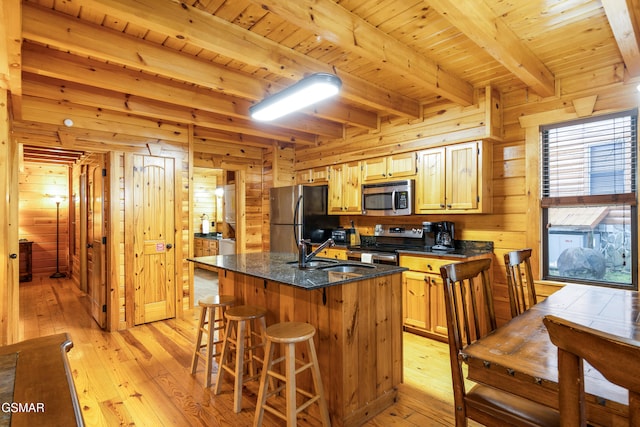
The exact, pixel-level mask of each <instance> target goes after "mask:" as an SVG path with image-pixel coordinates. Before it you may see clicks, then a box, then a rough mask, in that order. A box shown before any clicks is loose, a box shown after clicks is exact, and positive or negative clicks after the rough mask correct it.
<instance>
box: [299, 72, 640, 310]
mask: <svg viewBox="0 0 640 427" xmlns="http://www.w3.org/2000/svg"><path fill="white" fill-rule="evenodd" d="M623 69H624V67H623V66H622V65H620V66H619V67H605V68H603V69H601V70H597V71H595V72H594V73H591V74H584V75H581V76H578V77H571V78H560V79H558V87H557V93H558V96H557V97H552V98H548V99H542V98H539V97H536V96H535V95H532V94H531V93H529V92H527V91H524V90H514V91H513V92H509V93H504V94H502V97H501V103H500V105H501V106H502V108H501V111H500V112H501V113H502V120H501V122H502V123H503V126H502V135H496V131H495V129H496V126H495V125H492V126H491V127H490V128H491V129H493V130H492V131H487V128H486V126H485V124H486V123H485V116H484V115H483V112H484V107H485V106H486V105H488V104H487V103H485V98H483V97H482V96H479V97H478V104H476V105H473V106H471V107H467V108H461V107H457V106H447V105H441V107H442V108H441V109H438V108H435V107H428V108H425V109H424V114H423V116H424V118H423V120H422V121H419V122H414V123H406V122H404V121H401V120H394V121H388V122H383V123H382V124H381V127H380V129H379V131H378V132H364V131H351V132H350V133H349V135H348V141H349V143H348V144H345V143H344V141H342V140H335V141H322V142H321V143H320V144H319V145H318V146H317V147H301V148H298V149H296V166H295V169H296V170H301V169H307V168H311V167H316V166H324V165H329V164H332V163H342V162H347V161H351V160H358V159H363V158H369V157H376V156H380V155H385V154H392V153H396V152H402V151H413V150H419V149H422V148H427V147H432V146H435V145H442V144H448V143H454V142H461V141H468V140H475V139H480V138H487V139H491V140H492V141H493V142H492V146H493V198H494V199H493V206H494V209H493V213H491V214H483V215H464V214H458V215H452V214H440V215H414V216H411V217H395V218H383V219H380V218H371V217H361V216H343V217H341V222H342V224H343V225H348V224H349V221H350V220H353V221H355V224H356V226H357V227H358V228H359V229H360V231H361V233H362V234H369V235H371V234H373V226H374V225H375V224H376V223H398V224H418V225H419V224H421V222H422V221H441V220H448V221H454V222H455V224H456V238H458V239H464V240H483V241H493V242H494V258H493V261H494V268H493V274H494V277H493V281H494V285H495V286H494V289H495V291H494V297H495V299H496V310H497V313H498V316H499V317H500V318H501V320H502V321H504V320H506V319H507V318H508V317H509V314H508V307H507V304H508V299H507V298H508V297H507V293H506V287H505V286H506V285H505V283H506V275H505V269H504V262H503V255H504V253H506V252H508V251H511V250H515V249H520V248H523V247H532V248H533V249H534V255H533V258H534V270H535V272H534V274H535V276H536V277H537V278H539V277H540V260H539V253H540V208H539V206H540V205H539V199H540V198H539V191H538V188H539V187H538V184H537V182H538V180H539V172H538V171H539V168H538V159H539V151H538V146H537V144H538V140H537V138H538V135H539V132H538V128H537V125H536V126H534V129H533V130H529V131H527V126H526V123H529V122H535V123H537V124H539V125H542V124H548V123H553V122H554V121H555V122H558V121H564V120H571V119H575V118H577V114H576V111H575V108H574V106H573V101H577V100H579V99H582V98H585V97H589V96H597V102H596V103H595V106H594V112H593V114H603V113H607V112H613V111H622V110H626V109H630V108H638V100H639V97H638V93H637V91H636V89H635V85H625V84H624V81H625V78H624V74H623V71H622V70H623ZM494 113H495V112H494ZM523 117H524V118H527V117H530V119H529V120H528V121H525V122H524V124H523V123H522V120H523ZM541 288H542V289H544V291H543V293H548V292H552V291H553V289H555V288H554V286H553V285H551V286H544V284H543V286H542V287H541Z"/></svg>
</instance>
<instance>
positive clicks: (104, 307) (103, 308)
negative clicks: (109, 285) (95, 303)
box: [102, 304, 107, 313]
mask: <svg viewBox="0 0 640 427" xmlns="http://www.w3.org/2000/svg"><path fill="white" fill-rule="evenodd" d="M102 312H103V313H106V312H107V304H103V305H102Z"/></svg>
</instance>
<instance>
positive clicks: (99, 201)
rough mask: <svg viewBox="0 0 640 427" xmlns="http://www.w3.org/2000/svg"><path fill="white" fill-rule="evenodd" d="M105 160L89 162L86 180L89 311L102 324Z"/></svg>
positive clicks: (104, 283)
mask: <svg viewBox="0 0 640 427" xmlns="http://www.w3.org/2000/svg"><path fill="white" fill-rule="evenodd" d="M103 171H106V169H104V162H103V161H100V162H99V164H97V165H95V166H92V169H91V171H90V175H91V177H90V180H89V186H90V188H89V191H88V196H89V207H90V208H89V218H88V220H89V221H88V230H87V232H88V233H87V234H88V236H87V241H88V242H89V243H88V251H87V252H88V258H89V262H88V275H87V293H88V295H89V300H90V301H91V315H92V316H93V318H94V319H95V320H96V322H97V323H98V325H100V327H101V328H104V327H105V326H106V323H107V310H106V308H107V306H106V304H107V275H106V270H105V265H106V251H105V243H106V242H105V241H104V238H105V237H106V227H105V221H104V218H105V215H104V212H105V210H104V208H105V206H104V200H105V197H104V181H105V176H104V175H105V173H103Z"/></svg>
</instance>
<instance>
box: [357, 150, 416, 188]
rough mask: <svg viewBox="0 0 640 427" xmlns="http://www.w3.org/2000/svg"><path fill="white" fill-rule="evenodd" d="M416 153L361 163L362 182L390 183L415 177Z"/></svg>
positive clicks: (395, 155) (377, 158)
mask: <svg viewBox="0 0 640 427" xmlns="http://www.w3.org/2000/svg"><path fill="white" fill-rule="evenodd" d="M416 159H417V154H416V153H401V154H394V155H393V156H386V157H376V158H374V159H366V160H363V161H362V182H379V181H391V180H394V179H397V178H398V179H399V178H407V177H412V176H415V175H416V172H417V169H416Z"/></svg>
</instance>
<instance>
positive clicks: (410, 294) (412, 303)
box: [400, 254, 493, 341]
mask: <svg viewBox="0 0 640 427" xmlns="http://www.w3.org/2000/svg"><path fill="white" fill-rule="evenodd" d="M491 256H492V255H491V254H486V255H478V256H473V257H469V258H459V257H446V256H428V255H405V254H400V266H402V267H407V268H408V269H409V271H405V272H403V273H402V318H403V326H404V329H405V330H406V331H409V332H413V333H417V334H420V335H424V336H427V337H430V338H434V339H437V340H440V341H447V340H448V337H447V312H446V309H445V303H444V283H443V281H442V276H440V267H442V266H443V265H447V264H452V263H455V262H461V261H467V260H472V259H479V258H486V257H491ZM489 277H493V275H492V274H491V273H490V275H489ZM474 286H476V287H479V286H481V284H480V283H479V282H478V283H474ZM478 294H480V295H482V293H478ZM467 301H468V302H469V303H471V298H470V297H469V296H467ZM481 306H482V305H481V304H479V305H478V307H481Z"/></svg>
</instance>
